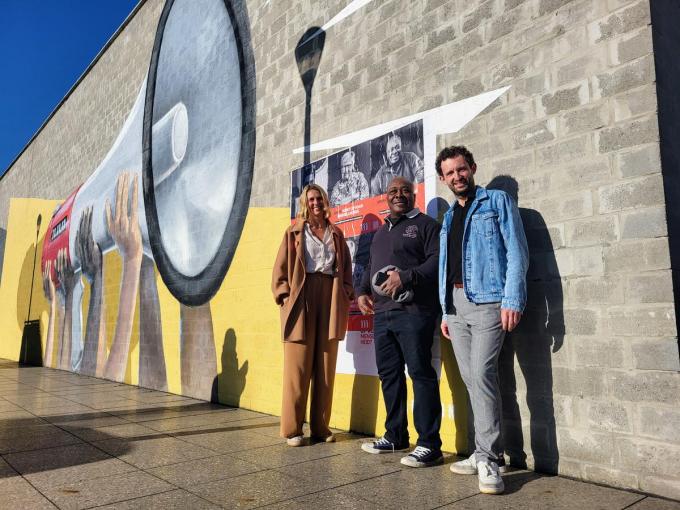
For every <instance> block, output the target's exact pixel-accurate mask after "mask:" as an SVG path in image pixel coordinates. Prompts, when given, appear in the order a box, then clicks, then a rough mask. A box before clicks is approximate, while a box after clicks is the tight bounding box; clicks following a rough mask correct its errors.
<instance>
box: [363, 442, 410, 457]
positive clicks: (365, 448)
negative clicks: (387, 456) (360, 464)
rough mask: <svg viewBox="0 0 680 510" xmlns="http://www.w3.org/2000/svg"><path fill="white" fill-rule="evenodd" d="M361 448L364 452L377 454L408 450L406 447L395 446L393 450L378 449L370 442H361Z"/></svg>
mask: <svg viewBox="0 0 680 510" xmlns="http://www.w3.org/2000/svg"><path fill="white" fill-rule="evenodd" d="M361 449H362V450H363V451H365V452H366V453H372V454H374V455H379V454H381V453H395V452H405V451H407V450H408V448H401V449H400V448H395V449H394V450H379V449H377V448H373V445H372V444H371V443H362V445H361Z"/></svg>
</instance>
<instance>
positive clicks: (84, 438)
mask: <svg viewBox="0 0 680 510" xmlns="http://www.w3.org/2000/svg"><path fill="white" fill-rule="evenodd" d="M277 425H278V418H277V417H275V416H267V415H264V414H260V413H255V412H253V411H248V410H244V409H235V408H230V407H225V406H220V405H215V404H210V403H207V402H203V401H200V400H194V399H190V398H186V397H182V396H179V395H172V394H168V393H163V392H159V391H154V390H148V389H144V388H138V387H135V386H129V385H125V384H119V383H114V382H111V381H105V380H102V379H96V378H93V377H85V376H81V375H77V374H73V373H69V372H64V371H60V370H53V369H48V368H36V367H26V366H20V365H18V364H17V363H15V362H11V361H4V360H0V508H8V509H33V508H55V507H58V508H68V509H70V508H107V509H125V508H129V509H140V508H141V509H145V508H162V509H172V508H178V509H179V508H181V509H185V508H189V509H194V508H196V509H203V508H205V509H212V508H261V507H267V508H275V509H296V508H303V509H304V508H310V509H312V508H313V509H316V510H319V509H325V508H329V509H330V508H333V509H336V508H356V509H362V510H363V509H391V508H415V509H426V508H551V509H555V508H558V509H569V508H576V509H579V510H585V509H590V508H597V509H624V508H625V509H635V510H680V502H674V501H669V500H663V499H659V498H654V497H651V496H645V495H644V494H637V493H633V492H627V491H623V490H617V489H612V488H607V487H601V486H598V485H593V484H587V483H582V482H577V481H574V480H569V479H566V478H561V477H556V476H544V475H540V474H536V473H532V472H529V471H522V470H515V471H512V472H510V473H509V474H507V475H506V476H505V477H504V479H505V483H506V493H505V494H503V495H502V496H484V495H481V494H479V492H478V490H477V484H476V477H473V476H472V477H471V476H467V477H466V476H456V475H453V474H451V473H450V471H449V469H448V464H449V463H450V462H452V461H454V460H457V459H456V457H454V456H452V455H449V456H447V459H446V461H447V462H446V464H445V465H443V466H438V467H434V468H428V469H410V468H406V467H402V466H401V464H399V457H398V456H397V455H394V456H393V455H367V454H365V453H363V452H361V451H360V448H359V446H360V443H361V442H362V441H365V440H366V438H364V437H363V436H359V435H355V434H349V433H343V432H338V434H337V438H338V441H337V442H336V443H329V444H326V443H320V444H313V445H306V446H304V447H302V448H289V447H287V446H286V445H285V443H284V442H283V441H282V440H281V439H280V438H279V437H278V435H277Z"/></svg>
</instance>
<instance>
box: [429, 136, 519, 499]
mask: <svg viewBox="0 0 680 510" xmlns="http://www.w3.org/2000/svg"><path fill="white" fill-rule="evenodd" d="M436 169H437V173H438V174H439V179H440V180H441V181H442V182H444V183H445V184H446V185H447V186H448V187H449V189H450V190H451V191H452V192H453V194H454V195H455V200H454V202H453V205H452V206H451V208H450V209H449V210H448V211H447V212H446V214H445V215H444V221H443V225H442V229H441V233H440V238H439V246H440V248H439V301H440V303H441V306H442V311H443V317H442V324H441V330H442V334H443V335H444V336H445V337H446V338H450V339H451V342H452V344H453V350H454V352H455V354H456V359H457V360H458V367H459V368H460V373H461V376H462V378H463V382H465V386H466V387H467V390H468V393H469V395H470V403H471V405H472V412H473V415H474V424H475V451H474V453H473V454H472V456H471V457H470V458H469V459H466V460H463V461H460V462H456V463H454V464H452V465H451V471H453V472H454V473H459V474H477V476H478V478H479V490H480V491H481V492H483V493H487V494H500V493H501V492H503V490H504V486H503V479H502V478H501V476H500V472H503V471H504V470H505V461H504V459H503V447H502V444H501V415H500V390H499V387H498V355H499V353H500V350H501V346H502V345H503V339H504V337H505V333H506V331H512V330H513V329H514V328H515V326H517V324H518V322H519V320H520V318H521V316H522V312H523V310H524V305H525V304H526V295H527V292H526V273H527V268H528V266H529V254H528V249H527V241H526V237H525V235H524V229H523V227H522V220H521V219H520V216H519V211H518V209H517V205H516V204H515V202H514V201H513V200H512V198H510V196H509V195H508V194H506V193H505V192H503V191H499V190H487V189H485V188H483V187H481V186H476V185H475V181H474V174H475V172H476V171H477V165H476V164H475V160H474V157H473V156H472V153H470V151H468V150H467V149H466V148H465V147H462V146H453V147H447V148H445V149H443V150H442V151H441V152H440V153H439V156H437V161H436Z"/></svg>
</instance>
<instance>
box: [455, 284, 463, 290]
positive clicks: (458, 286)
mask: <svg viewBox="0 0 680 510" xmlns="http://www.w3.org/2000/svg"><path fill="white" fill-rule="evenodd" d="M453 286H454V288H456V289H462V288H463V284H462V283H454V284H453Z"/></svg>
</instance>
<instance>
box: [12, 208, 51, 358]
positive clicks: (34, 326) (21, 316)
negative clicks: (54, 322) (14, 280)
mask: <svg viewBox="0 0 680 510" xmlns="http://www.w3.org/2000/svg"><path fill="white" fill-rule="evenodd" d="M40 220H41V216H40V215H38V229H39V228H40ZM43 239H44V238H43ZM3 246H4V239H3ZM42 246H43V240H39V239H38V237H37V236H36V242H35V243H33V244H31V245H30V247H29V248H28V250H27V251H26V255H24V260H23V262H22V264H21V272H20V273H19V285H18V286H17V289H18V291H17V324H18V325H19V327H21V328H22V335H21V347H20V348H19V356H18V358H17V359H18V360H19V362H21V363H24V364H27V365H34V366H42V364H43V351H42V340H41V334H40V315H41V314H42V312H43V310H44V304H45V301H44V299H43V297H42V295H41V289H42V275H41V271H40V262H39V261H38V253H42ZM36 272H37V275H36Z"/></svg>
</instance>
